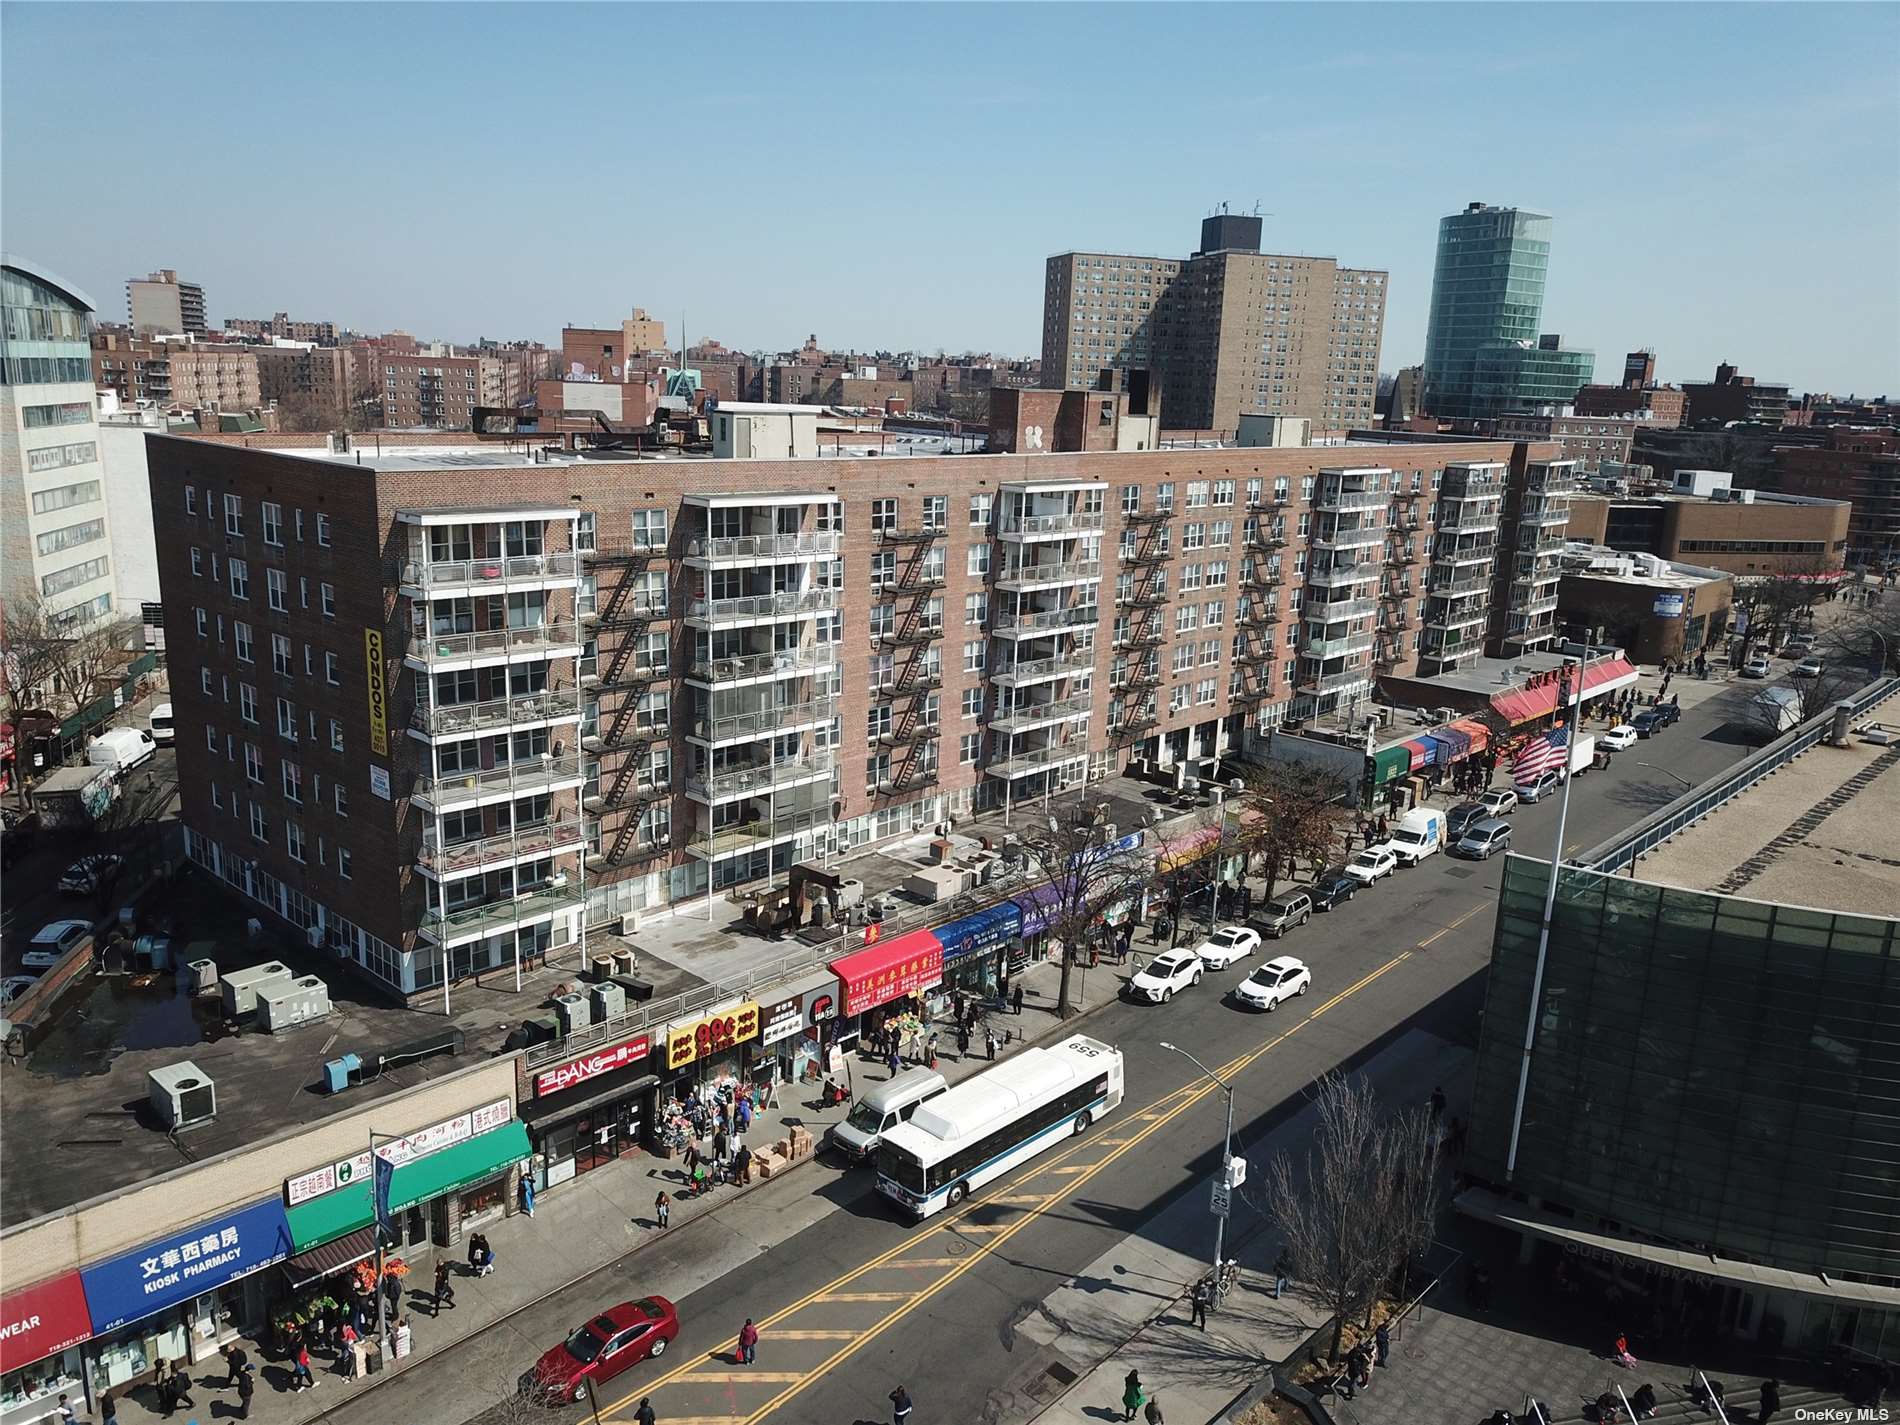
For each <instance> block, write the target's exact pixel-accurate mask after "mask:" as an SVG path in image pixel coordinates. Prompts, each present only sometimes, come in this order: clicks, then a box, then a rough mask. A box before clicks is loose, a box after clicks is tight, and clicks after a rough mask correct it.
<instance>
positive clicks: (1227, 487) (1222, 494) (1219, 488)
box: [1214, 480, 1234, 505]
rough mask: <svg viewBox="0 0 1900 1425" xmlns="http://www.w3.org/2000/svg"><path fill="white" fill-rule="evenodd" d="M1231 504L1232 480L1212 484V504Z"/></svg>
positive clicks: (1232, 494) (1232, 496) (1232, 495)
mask: <svg viewBox="0 0 1900 1425" xmlns="http://www.w3.org/2000/svg"><path fill="white" fill-rule="evenodd" d="M1233 502H1234V482H1233V481H1232V480H1216V481H1215V482H1214V503H1215V504H1217V505H1231V504H1233Z"/></svg>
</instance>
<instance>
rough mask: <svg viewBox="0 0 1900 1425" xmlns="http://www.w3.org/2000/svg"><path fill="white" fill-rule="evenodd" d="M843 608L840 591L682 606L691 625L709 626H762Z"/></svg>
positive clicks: (743, 597)
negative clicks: (750, 624) (753, 624)
mask: <svg viewBox="0 0 1900 1425" xmlns="http://www.w3.org/2000/svg"><path fill="white" fill-rule="evenodd" d="M843 606H844V594H843V592H842V591H841V590H838V589H806V590H803V591H799V592H789V591H788V592H785V593H778V594H739V595H737V596H735V597H733V598H729V599H690V600H688V601H687V604H686V617H687V620H688V621H689V622H691V623H699V624H707V625H713V626H716V625H719V624H745V623H766V622H770V621H772V620H774V619H785V618H810V617H811V616H812V615H814V614H823V613H835V612H837V611H838V610H839V609H840V608H842V607H843Z"/></svg>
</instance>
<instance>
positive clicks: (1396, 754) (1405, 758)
mask: <svg viewBox="0 0 1900 1425" xmlns="http://www.w3.org/2000/svg"><path fill="white" fill-rule="evenodd" d="M1411 770H1412V749H1411V748H1409V747H1407V746H1406V745H1405V744H1404V743H1402V742H1401V743H1398V744H1397V745H1395V746H1392V747H1381V748H1380V749H1379V750H1378V751H1377V752H1375V753H1373V754H1372V785H1373V786H1375V787H1383V786H1384V785H1385V784H1386V783H1387V782H1390V781H1393V780H1394V779H1396V778H1399V777H1403V776H1404V775H1405V774H1406V773H1407V772H1409V771H1411Z"/></svg>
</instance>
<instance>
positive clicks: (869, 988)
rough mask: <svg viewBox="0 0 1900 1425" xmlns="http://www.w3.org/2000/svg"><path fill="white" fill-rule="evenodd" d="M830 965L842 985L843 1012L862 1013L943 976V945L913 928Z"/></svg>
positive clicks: (915, 990)
mask: <svg viewBox="0 0 1900 1425" xmlns="http://www.w3.org/2000/svg"><path fill="white" fill-rule="evenodd" d="M831 968H832V971H833V973H834V974H836V975H837V977H838V982H839V983H840V984H842V985H843V986H844V1010H843V1013H845V1014H861V1013H863V1012H864V1011H865V1010H867V1009H875V1008H877V1006H879V1005H881V1004H887V1003H889V1002H890V1001H891V1000H894V999H900V998H902V997H903V996H904V995H908V994H915V993H917V992H918V991H919V990H927V989H929V988H930V987H931V986H932V985H935V984H938V983H939V982H941V981H942V979H943V945H942V943H941V942H940V941H938V939H937V937H936V936H935V935H933V934H932V933H931V932H930V931H928V930H913V931H911V932H910V933H909V934H908V935H900V936H898V937H897V938H896V939H894V940H886V941H884V942H882V943H881V944H877V945H873V946H871V947H870V948H869V949H866V950H860V951H858V952H857V953H856V954H854V955H846V956H845V957H844V958H843V959H842V960H833V961H832V962H831Z"/></svg>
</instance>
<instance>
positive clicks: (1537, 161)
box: [0, 3, 1900, 395]
mask: <svg viewBox="0 0 1900 1425" xmlns="http://www.w3.org/2000/svg"><path fill="white" fill-rule="evenodd" d="M1896 53H1900V6H1893V5H1829V4H1811V5H1810V4H1800V5H1772V4H1757V5H1742V6H1728V5H1720V4H1676V5H1654V4H1648V5H1611V4H1593V5H1557V4H1529V5H1512V4H1493V5H1476V6H1463V5H1436V4H1413V5H1395V6H1386V5H1377V4H1353V5H1346V4H1339V5H1325V6H1303V5H1284V6H1279V5H1273V6H1269V5H1258V6H1255V5H1240V4H1224V5H1211V6H1196V5H1166V6H1148V5H1137V4H1125V5H1115V6H1093V5H1085V4H1047V5H1039V6H1015V5H1003V4H976V3H966V4H960V5H954V6H951V5H944V6H933V5H921V4H920V5H909V4H890V5H874V6H833V5H825V4H816V3H811V4H806V3H794V4H775V5H770V6H737V5H734V6H718V5H694V6H661V5H609V4H596V5H575V6H568V5H559V4H542V5H532V6H514V5H504V4H494V5H451V4H433V5H399V4H378V5H372V6H336V5H326V4H298V5H262V4H254V5H190V6H177V7H174V6H169V5H163V4H146V5H137V6H130V7H119V6H114V5H94V4H86V5H57V4H21V3H11V4H7V5H6V6H4V8H3V9H0V241H3V242H4V246H5V247H6V249H7V250H8V251H10V252H13V253H15V254H18V255H20V256H22V257H26V258H30V259H31V260H33V261H35V262H38V263H39V264H41V265H43V266H45V267H47V268H50V269H51V270H52V271H54V272H57V273H59V274H61V275H62V276H64V277H65V278H67V279H68V280H69V281H71V282H73V283H75V284H76V285H78V286H80V287H81V288H83V289H85V290H87V291H88V292H89V293H90V295H91V296H92V297H93V299H94V300H95V301H96V302H98V303H99V304H100V310H101V315H102V317H105V318H110V319H113V320H123V319H124V316H125V312H124V301H125V295H124V283H125V280H126V278H128V277H131V276H134V275H142V274H144V273H146V272H148V271H151V270H153V269H155V268H160V267H170V268H174V269H176V270H177V271H178V272H179V273H180V274H182V275H183V277H184V278H185V279H186V280H188V281H195V282H199V283H202V284H203V286H204V287H205V290H206V301H207V304H208V306H209V308H210V312H211V316H212V319H213V321H214V322H221V321H222V320H223V318H225V317H226V316H268V315H269V314H270V313H272V312H274V311H280V310H281V311H287V312H289V313H290V314H291V315H292V316H293V317H300V318H306V319H310V318H322V319H329V320H333V321H336V322H338V323H340V324H344V325H348V326H352V327H356V328H358V329H362V330H370V331H381V330H385V329H389V328H398V327H399V328H402V329H404V330H407V331H411V332H414V333H416V334H417V335H419V336H424V337H433V338H438V339H445V340H455V341H470V340H473V339H475V338H476V337H478V336H488V337H496V338H518V337H533V338H539V339H542V340H546V341H550V342H553V341H556V340H558V336H559V331H560V328H561V327H562V326H563V325H564V324H570V323H571V324H574V325H579V326H589V325H611V324H615V323H617V322H618V321H619V320H620V319H621V318H622V317H624V316H625V315H626V314H627V313H628V311H629V310H630V309H631V308H632V307H634V306H642V307H645V308H646V309H647V310H648V311H649V312H650V313H652V314H654V315H656V316H660V317H663V318H664V319H665V320H666V322H667V324H668V336H669V339H671V340H673V341H677V340H678V336H679V331H680V328H681V326H682V323H683V325H684V327H685V329H686V331H687V334H688V336H689V338H690V339H691V340H695V341H697V340H699V339H701V338H704V337H714V338H717V339H719V340H721V341H723V342H725V343H726V344H727V345H728V346H732V347H738V348H743V349H748V350H751V349H760V348H763V349H767V350H779V349H785V348H790V347H793V346H796V345H797V344H799V343H800V342H802V341H803V340H804V338H805V336H806V335H807V334H808V333H815V334H816V335H817V337H818V340H819V342H820V343H821V344H822V345H825V346H827V347H831V348H834V349H860V350H877V349H889V350H907V349H917V350H922V351H935V350H938V349H943V350H946V351H950V352H958V351H965V350H977V351H995V352H998V353H1006V354H1033V353H1035V352H1037V351H1038V350H1039V348H1040V343H1041V336H1040V333H1041V310H1042V274H1043V261H1044V259H1045V258H1046V257H1047V256H1048V255H1049V254H1051V253H1056V252H1062V251H1066V250H1069V249H1095V250H1103V249H1106V250H1109V251H1123V252H1152V253H1158V254H1167V255H1178V256H1185V255H1186V254H1187V253H1188V252H1190V251H1192V250H1193V247H1194V245H1195V241H1196V238H1197V237H1198V233H1199V222H1200V219H1201V218H1202V217H1203V216H1204V215H1206V214H1207V213H1208V212H1210V211H1212V210H1213V208H1214V207H1215V205H1217V204H1219V203H1221V202H1223V201H1224V202H1227V203H1229V204H1230V205H1231V207H1232V208H1233V210H1234V211H1237V212H1238V211H1251V210H1252V209H1253V208H1254V205H1255V204H1256V203H1257V204H1259V206H1260V209H1261V211H1262V212H1263V213H1266V214H1268V215H1269V216H1268V217H1267V218H1266V228H1265V238H1264V242H1263V246H1264V247H1265V249H1266V250H1268V251H1274V252H1283V253H1303V254H1317V255H1326V256H1336V257H1338V258H1339V259H1340V260H1341V261H1342V262H1344V263H1347V264H1349V265H1352V266H1361V267H1377V268H1385V269H1387V270H1389V271H1390V273H1391V274H1392V275H1391V285H1390V292H1391V296H1390V299H1389V304H1388V311H1387V316H1386V329H1385V345H1384V359H1383V361H1382V363H1381V364H1382V366H1383V367H1384V368H1385V369H1386V370H1388V371H1389V370H1393V369H1396V368H1397V367H1399V366H1401V365H1405V364H1408V363H1410V362H1414V361H1416V360H1418V358H1419V356H1420V354H1421V352H1422V349H1423V346H1424V337H1425V316H1426V307H1427V301H1428V298H1429V295H1430V288H1431V268H1432V256H1433V244H1434V241H1435V237H1436V230H1437V223H1438V220H1439V218H1440V217H1442V216H1444V215H1445V214H1447V213H1452V212H1455V211H1457V210H1458V209H1459V208H1461V207H1463V206H1464V205H1465V204H1466V203H1467V202H1470V201H1473V200H1482V201H1484V202H1488V203H1494V204H1500V205H1511V206H1519V207H1527V208H1534V209H1538V210H1540V211H1543V212H1548V213H1551V214H1553V215H1554V216H1555V219H1556V224H1555V231H1554V235H1553V250H1552V254H1551V263H1550V281H1549V287H1548V291H1547V294H1546V299H1545V305H1544V320H1543V329H1544V330H1546V331H1553V332H1559V333H1561V334H1562V335H1563V337H1564V338H1565V341H1566V344H1567V345H1573V346H1581V347H1586V348H1589V349H1592V350H1594V351H1595V352H1596V354H1597V367H1596V371H1597V377H1598V379H1599V380H1614V379H1615V378H1616V377H1617V375H1618V374H1619V373H1620V371H1621V367H1622V354H1623V353H1624V352H1625V351H1627V350H1630V349H1632V348H1635V347H1641V346H1647V347H1652V348H1654V349H1655V350H1656V352H1657V354H1658V369H1659V374H1660V375H1661V377H1662V379H1664V380H1668V381H1682V380H1705V379H1707V377H1708V373H1709V372H1710V371H1712V369H1713V368H1714V366H1715V364H1716V363H1717V362H1718V361H1724V360H1726V361H1731V362H1734V363H1735V364H1736V365H1738V366H1739V367H1740V368H1741V369H1742V370H1743V371H1744V372H1746V373H1749V374H1752V375H1755V376H1758V377H1760V378H1761V379H1763V380H1778V381H1785V382H1788V383H1789V384H1790V385H1792V386H1793V387H1794V388H1795V389H1796V390H1797V391H1832V392H1835V393H1837V394H1842V393H1846V392H1848V391H1855V392H1858V393H1860V394H1862V395H1867V394H1875V393H1881V392H1887V393H1892V394H1896V395H1900V166H1897V162H1896V153H1900V85H1896V84H1895V82H1894V80H1895V67H1894V60H1893V56H1894V55H1895V54H1896Z"/></svg>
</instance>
